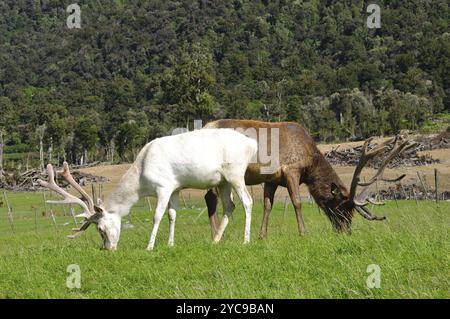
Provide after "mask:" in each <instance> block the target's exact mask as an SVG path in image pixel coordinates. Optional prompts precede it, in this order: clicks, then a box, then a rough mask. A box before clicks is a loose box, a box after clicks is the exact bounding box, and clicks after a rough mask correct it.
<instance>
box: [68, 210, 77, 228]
mask: <svg viewBox="0 0 450 319" xmlns="http://www.w3.org/2000/svg"><path fill="white" fill-rule="evenodd" d="M69 211H70V215H71V216H72V218H73V223H74V224H75V228H77V227H78V223H77V219H76V217H75V211H74V210H73V207H72V204H69Z"/></svg>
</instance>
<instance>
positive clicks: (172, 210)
mask: <svg viewBox="0 0 450 319" xmlns="http://www.w3.org/2000/svg"><path fill="white" fill-rule="evenodd" d="M177 208H178V192H176V193H173V194H172V196H171V197H170V200H169V243H168V245H169V247H172V246H173V244H174V237H175V219H176V218H177Z"/></svg>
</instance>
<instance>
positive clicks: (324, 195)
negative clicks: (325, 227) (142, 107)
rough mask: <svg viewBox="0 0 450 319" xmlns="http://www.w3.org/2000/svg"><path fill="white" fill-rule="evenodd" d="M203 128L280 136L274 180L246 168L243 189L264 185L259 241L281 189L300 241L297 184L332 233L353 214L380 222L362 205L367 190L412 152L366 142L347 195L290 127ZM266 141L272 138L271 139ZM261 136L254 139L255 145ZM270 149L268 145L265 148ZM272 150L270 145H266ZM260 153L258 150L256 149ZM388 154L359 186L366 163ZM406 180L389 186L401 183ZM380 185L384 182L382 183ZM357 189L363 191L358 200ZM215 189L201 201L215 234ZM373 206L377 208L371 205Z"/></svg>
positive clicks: (226, 123)
mask: <svg viewBox="0 0 450 319" xmlns="http://www.w3.org/2000/svg"><path fill="white" fill-rule="evenodd" d="M205 128H234V129H239V131H244V132H245V130H247V129H251V128H254V129H256V131H257V132H258V130H259V129H261V128H262V129H268V130H272V129H277V130H278V138H279V141H278V147H279V149H278V152H279V168H278V170H276V171H275V172H274V173H273V174H261V173H260V168H261V166H262V164H261V163H260V162H259V159H258V162H257V163H253V164H250V165H249V167H248V170H247V172H246V174H245V182H246V183H247V185H256V184H260V183H264V216H263V221H262V225H261V230H260V237H262V238H264V237H266V236H267V225H268V221H269V215H270V212H271V210H272V206H273V202H274V196H275V192H276V190H277V188H278V187H279V186H283V187H286V188H287V190H288V192H289V196H290V198H291V201H292V204H293V206H294V209H295V213H296V218H297V224H298V230H299V233H300V235H303V234H304V232H305V225H304V222H303V216H302V212H301V201H300V184H302V183H305V184H306V185H307V187H308V189H309V191H310V193H311V195H312V197H313V198H314V200H315V201H316V203H317V204H318V205H319V207H320V208H321V209H322V210H323V211H324V212H325V214H326V216H327V217H328V219H329V220H330V221H331V223H332V225H333V227H334V228H335V229H336V230H338V231H348V232H349V231H350V230H351V222H352V217H353V211H354V210H356V211H357V212H358V213H360V214H361V215H362V216H363V217H364V218H366V219H368V220H380V219H383V218H379V217H377V216H375V215H374V214H372V213H371V212H370V211H369V210H368V208H367V207H366V205H367V204H368V203H369V201H370V202H372V203H374V202H373V201H372V200H371V199H368V191H369V186H370V185H371V184H373V183H374V182H375V181H377V180H379V179H382V178H383V177H382V175H383V171H384V169H385V168H386V166H387V164H388V163H389V162H390V161H391V160H392V159H393V158H394V157H395V156H397V155H398V154H400V153H401V152H403V151H405V150H406V149H408V148H410V147H412V146H413V145H411V144H409V142H408V141H403V142H401V143H400V140H399V139H398V138H395V139H391V140H388V141H386V142H385V143H382V144H380V145H378V146H376V147H374V148H370V142H371V141H370V140H368V141H366V143H365V144H364V146H363V154H362V157H361V159H360V162H359V164H358V166H357V167H356V169H355V173H354V176H353V180H352V183H351V187H350V191H348V190H347V188H346V187H345V185H344V184H343V182H342V181H341V179H340V178H339V176H338V175H337V174H336V172H335V171H334V169H333V168H332V167H331V165H330V164H329V163H328V161H327V160H326V159H325V157H324V156H323V154H322V153H321V152H320V150H319V149H318V148H317V145H316V143H315V142H314V140H313V139H312V138H311V137H310V136H309V135H308V133H307V132H306V131H305V129H304V128H303V127H302V126H300V125H299V124H297V123H294V122H274V123H269V122H262V121H253V120H232V119H230V120H218V121H214V122H210V123H208V124H207V125H206V126H205ZM269 136H270V135H269ZM259 138H260V136H259V135H258V136H257V139H258V143H261V141H259ZM268 143H269V142H268ZM269 144H270V143H269ZM259 147H260V148H261V147H262V145H259ZM388 150H390V151H389V154H388V155H387V157H386V158H385V160H384V161H383V162H382V164H381V166H380V168H379V170H378V172H377V173H376V174H375V176H374V177H373V178H372V179H371V180H370V181H369V182H368V183H365V184H362V183H360V180H359V176H360V174H361V171H362V169H363V168H364V166H365V165H366V164H367V162H368V161H369V160H371V159H373V158H375V157H376V156H378V155H380V154H381V153H384V152H386V151H388ZM403 177H404V176H401V177H400V178H397V179H395V180H393V181H397V180H400V179H401V178H403ZM383 180H384V179H383ZM358 186H363V187H364V188H363V190H362V191H361V192H360V193H359V195H357V194H356V190H357V187H358ZM218 193H219V192H218V191H217V190H216V189H210V190H209V191H208V192H207V194H206V195H205V200H206V204H207V206H208V214H209V218H210V223H211V230H212V233H213V234H214V232H215V230H216V225H217V214H216V206H217V196H218ZM375 204H377V203H375Z"/></svg>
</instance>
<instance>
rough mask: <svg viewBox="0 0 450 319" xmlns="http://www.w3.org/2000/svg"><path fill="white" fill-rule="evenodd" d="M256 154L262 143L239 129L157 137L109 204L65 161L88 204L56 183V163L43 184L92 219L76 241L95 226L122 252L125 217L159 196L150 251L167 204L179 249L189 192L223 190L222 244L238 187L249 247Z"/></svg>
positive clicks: (78, 231) (106, 241)
mask: <svg viewBox="0 0 450 319" xmlns="http://www.w3.org/2000/svg"><path fill="white" fill-rule="evenodd" d="M256 152H257V144H256V141H254V140H252V139H250V138H248V137H246V136H244V135H243V134H240V133H238V132H234V131H233V130H223V129H222V130H198V131H193V132H188V133H183V134H179V135H173V136H166V137H162V138H158V139H155V140H153V141H152V142H150V143H148V144H147V145H146V146H144V147H143V149H142V150H141V151H140V152H139V154H138V156H137V158H136V160H135V162H134V163H133V164H132V165H131V167H130V168H129V169H128V171H127V172H126V173H125V174H124V175H123V177H122V178H121V180H120V182H119V184H118V185H117V187H116V188H115V190H114V191H113V192H112V193H111V194H110V196H109V197H108V198H107V200H106V201H105V203H104V205H103V204H98V203H94V202H93V200H92V198H91V197H90V196H89V195H88V194H87V193H86V192H85V191H84V190H83V189H82V187H81V186H80V185H79V184H78V183H77V182H76V181H75V180H74V179H73V178H72V176H71V174H70V171H69V167H68V165H67V163H64V170H63V172H62V173H61V174H62V176H63V177H64V178H65V179H66V180H67V181H68V182H69V184H70V185H72V186H73V187H74V188H75V189H76V190H77V191H78V192H80V194H81V195H82V198H83V200H81V199H79V198H77V197H75V196H73V195H71V194H69V193H67V192H66V191H65V190H63V189H62V188H60V187H59V186H58V185H56V183H55V180H54V173H53V168H52V166H51V165H50V164H49V165H48V167H47V171H48V181H47V182H46V181H40V183H41V185H42V186H44V187H47V188H49V189H51V190H54V191H55V192H57V193H59V194H60V195H62V196H63V197H64V200H63V201H56V202H55V201H52V202H53V203H75V204H79V205H80V206H81V207H82V208H83V210H84V212H83V214H81V215H79V216H80V217H85V218H86V220H85V222H84V224H83V225H82V226H81V227H80V228H79V229H76V230H75V231H76V233H75V235H73V236H71V237H72V238H74V237H77V236H79V235H80V234H81V233H82V232H83V231H85V230H86V229H87V228H88V227H89V225H91V224H96V225H97V229H98V231H99V232H100V235H101V236H102V239H103V246H104V248H106V249H116V247H117V243H118V241H119V237H120V229H121V220H122V217H124V216H126V215H128V214H129V212H130V209H131V207H132V206H133V205H134V204H135V203H136V202H137V201H138V200H139V198H140V197H143V196H156V197H157V205H156V210H155V216H154V225H153V230H152V233H151V236H150V241H149V244H148V247H147V249H148V250H151V249H153V247H154V245H155V239H156V234H157V232H158V227H159V224H160V221H161V219H162V217H163V214H164V212H165V210H166V207H167V206H169V246H171V245H173V244H174V228H175V219H176V209H177V206H178V196H179V191H180V190H181V189H183V188H197V189H208V188H211V187H218V188H219V190H220V194H221V199H222V203H223V206H224V210H225V216H224V218H223V220H222V223H221V225H220V228H219V229H218V231H217V233H216V236H215V237H214V242H218V241H219V240H220V239H221V237H222V234H223V232H224V230H225V228H226V226H227V224H228V219H229V217H230V216H231V214H232V212H233V209H234V204H233V202H232V199H231V190H232V189H234V190H235V191H236V193H237V195H238V196H239V198H240V199H241V201H242V203H243V206H244V210H245V215H246V221H245V232H244V243H247V242H249V240H250V222H251V210H252V198H251V196H250V194H249V193H248V191H247V188H246V186H245V181H244V175H245V171H246V169H247V166H248V164H249V163H250V161H251V160H252V159H254V157H255V155H256Z"/></svg>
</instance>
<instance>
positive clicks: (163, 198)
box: [147, 192, 171, 250]
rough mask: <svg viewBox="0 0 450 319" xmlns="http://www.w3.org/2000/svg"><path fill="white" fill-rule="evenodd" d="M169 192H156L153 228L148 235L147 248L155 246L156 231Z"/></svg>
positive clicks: (167, 200)
mask: <svg viewBox="0 0 450 319" xmlns="http://www.w3.org/2000/svg"><path fill="white" fill-rule="evenodd" d="M170 196H171V192H158V203H157V204H156V209H155V216H154V217H153V230H152V233H151V235H150V241H149V243H148V246H147V250H153V247H155V239H156V234H157V233H158V228H159V223H160V222H161V219H162V217H163V215H164V212H165V210H166V207H167V204H168V202H169V198H170Z"/></svg>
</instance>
